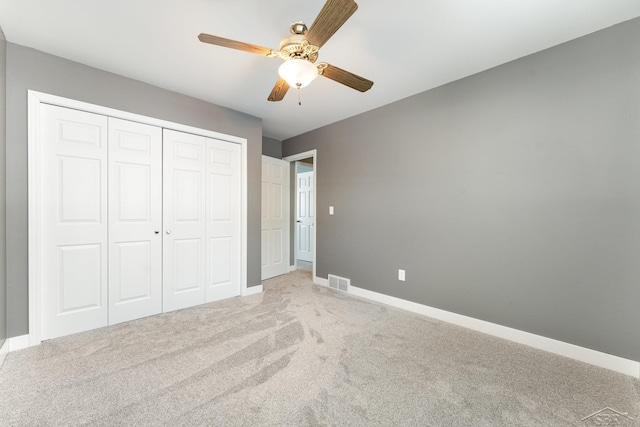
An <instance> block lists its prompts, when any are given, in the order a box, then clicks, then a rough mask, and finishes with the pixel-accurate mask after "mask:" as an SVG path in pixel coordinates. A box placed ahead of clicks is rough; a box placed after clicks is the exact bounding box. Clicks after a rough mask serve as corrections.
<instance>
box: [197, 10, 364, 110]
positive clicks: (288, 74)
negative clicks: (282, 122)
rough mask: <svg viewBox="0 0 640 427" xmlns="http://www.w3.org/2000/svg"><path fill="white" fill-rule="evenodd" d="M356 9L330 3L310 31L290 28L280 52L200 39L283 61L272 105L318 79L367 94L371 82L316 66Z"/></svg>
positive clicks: (206, 36) (296, 25)
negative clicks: (293, 88) (292, 90)
mask: <svg viewBox="0 0 640 427" xmlns="http://www.w3.org/2000/svg"><path fill="white" fill-rule="evenodd" d="M356 9H358V5H357V4H356V2H355V1H353V0H327V2H326V3H325V4H324V6H323V7H322V10H320V13H319V14H318V16H317V17H316V19H315V20H314V21H313V24H311V27H309V28H307V26H306V25H305V24H304V22H294V23H293V24H291V27H290V31H291V34H292V35H291V36H289V37H286V38H284V39H282V41H281V42H280V49H278V50H274V49H269V48H268V47H262V46H257V45H254V44H250V43H244V42H240V41H236V40H230V39H225V38H223V37H218V36H214V35H211V34H204V33H202V34H200V35H199V36H198V39H200V41H201V42H203V43H210V44H214V45H217V46H223V47H228V48H231V49H237V50H242V51H244V52H249V53H255V54H257V55H264V56H268V57H270V58H280V59H282V60H283V61H284V62H283V63H282V65H281V66H280V68H279V70H278V73H279V75H280V78H279V79H278V81H277V82H276V85H275V86H274V87H273V90H272V91H271V94H270V95H269V98H267V99H268V100H269V101H281V100H282V99H283V98H284V96H285V95H286V93H287V91H288V90H289V88H290V87H296V88H298V89H300V88H303V87H305V86H307V85H308V84H309V83H311V81H312V80H313V79H315V78H316V77H317V76H318V75H320V76H323V77H326V78H328V79H331V80H333V81H336V82H338V83H342V84H343V85H345V86H348V87H350V88H353V89H355V90H358V91H360V92H366V91H367V90H369V89H370V88H371V86H373V82H372V81H371V80H367V79H365V78H363V77H360V76H357V75H355V74H353V73H350V72H349V71H345V70H343V69H341V68H338V67H335V66H333V65H330V64H327V63H326V62H320V63H318V64H315V62H316V60H317V59H318V51H319V49H320V48H321V47H322V46H323V45H324V44H325V43H326V42H327V40H329V38H331V36H333V34H334V33H335V32H336V31H338V29H339V28H340V27H341V26H342V24H344V23H345V22H346V21H347V19H349V18H350V17H351V15H353V13H354V12H355V11H356Z"/></svg>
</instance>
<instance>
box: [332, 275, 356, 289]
mask: <svg viewBox="0 0 640 427" xmlns="http://www.w3.org/2000/svg"><path fill="white" fill-rule="evenodd" d="M350 284H351V280H349V279H346V278H344V277H339V276H334V275H333V274H330V275H329V287H330V288H331V289H337V290H339V291H343V292H349V285H350Z"/></svg>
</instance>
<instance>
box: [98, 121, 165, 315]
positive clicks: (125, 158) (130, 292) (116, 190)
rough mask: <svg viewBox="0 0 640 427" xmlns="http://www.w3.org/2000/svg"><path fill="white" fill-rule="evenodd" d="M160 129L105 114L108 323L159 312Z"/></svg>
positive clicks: (160, 259) (160, 250)
mask: <svg viewBox="0 0 640 427" xmlns="http://www.w3.org/2000/svg"><path fill="white" fill-rule="evenodd" d="M161 227H162V129H161V128H158V127H155V126H150V125H145V124H140V123H134V122H130V121H126V120H120V119H114V118H109V324H115V323H120V322H125V321H128V320H133V319H138V318H141V317H146V316H150V315H153V314H157V313H160V312H162V235H161V234H160V232H161Z"/></svg>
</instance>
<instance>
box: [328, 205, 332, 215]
mask: <svg viewBox="0 0 640 427" xmlns="http://www.w3.org/2000/svg"><path fill="white" fill-rule="evenodd" d="M329 215H333V206H329Z"/></svg>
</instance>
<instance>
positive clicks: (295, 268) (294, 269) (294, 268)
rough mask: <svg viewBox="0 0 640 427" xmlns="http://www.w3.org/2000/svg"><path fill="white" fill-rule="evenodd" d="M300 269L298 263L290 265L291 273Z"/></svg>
mask: <svg viewBox="0 0 640 427" xmlns="http://www.w3.org/2000/svg"><path fill="white" fill-rule="evenodd" d="M297 269H298V266H297V265H290V266H289V273H291V272H292V271H296V270H297Z"/></svg>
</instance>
